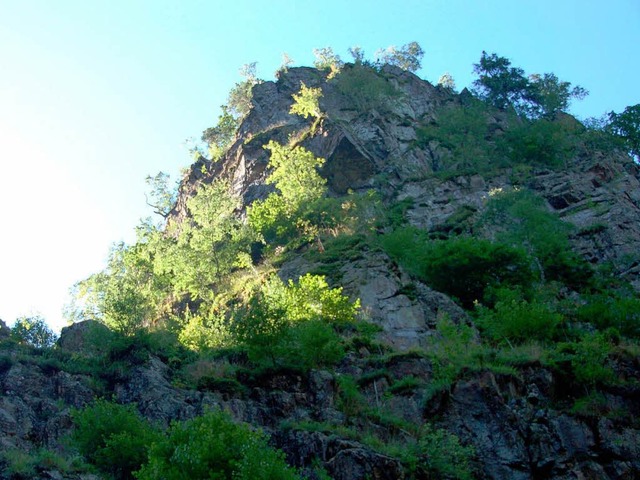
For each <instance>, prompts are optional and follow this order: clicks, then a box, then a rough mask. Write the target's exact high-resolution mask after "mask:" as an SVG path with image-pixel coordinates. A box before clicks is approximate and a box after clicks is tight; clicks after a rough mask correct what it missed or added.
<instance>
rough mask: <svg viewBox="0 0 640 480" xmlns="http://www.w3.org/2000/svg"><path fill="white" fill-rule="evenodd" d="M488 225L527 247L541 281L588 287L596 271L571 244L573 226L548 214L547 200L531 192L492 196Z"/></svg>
mask: <svg viewBox="0 0 640 480" xmlns="http://www.w3.org/2000/svg"><path fill="white" fill-rule="evenodd" d="M484 222H485V226H486V227H487V228H488V229H489V230H492V231H493V234H494V236H495V237H496V238H497V239H498V240H500V241H502V242H505V243H507V244H510V245H514V246H516V245H517V246H521V247H524V248H525V249H526V250H527V252H528V254H529V255H530V256H531V257H532V258H533V259H534V264H535V266H536V269H537V270H538V274H539V277H540V280H542V281H545V280H557V281H561V282H563V283H565V284H566V285H568V286H569V287H571V288H574V289H581V288H584V287H586V286H588V285H589V283H590V282H591V278H592V276H593V272H592V270H591V268H590V266H589V265H588V264H587V263H586V262H585V261H584V260H583V259H582V258H580V257H579V256H578V255H577V254H576V253H574V251H573V249H572V248H571V244H570V243H569V233H570V232H571V229H572V227H571V225H569V224H567V223H565V222H563V221H562V220H560V219H559V218H558V217H557V215H554V214H553V213H552V212H550V211H549V208H548V207H547V206H546V203H545V201H544V200H543V199H542V198H540V197H538V196H536V195H535V194H533V193H532V192H531V191H529V190H525V189H520V190H513V191H510V192H501V193H499V194H496V195H493V196H492V198H491V200H490V201H489V203H488V204H487V209H486V214H485V217H484Z"/></svg>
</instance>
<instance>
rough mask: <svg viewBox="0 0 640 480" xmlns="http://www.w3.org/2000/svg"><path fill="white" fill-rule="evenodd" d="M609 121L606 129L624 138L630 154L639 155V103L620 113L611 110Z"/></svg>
mask: <svg viewBox="0 0 640 480" xmlns="http://www.w3.org/2000/svg"><path fill="white" fill-rule="evenodd" d="M609 121H610V123H609V126H608V127H607V129H608V130H609V131H611V132H612V133H614V134H615V135H617V136H619V137H621V138H622V139H623V140H624V142H625V143H626V145H627V148H628V149H629V152H630V153H631V155H635V156H636V157H640V103H639V104H637V105H632V106H629V107H627V108H625V109H624V111H623V112H622V113H615V112H611V113H610V114H609Z"/></svg>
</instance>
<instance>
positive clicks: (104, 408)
mask: <svg viewBox="0 0 640 480" xmlns="http://www.w3.org/2000/svg"><path fill="white" fill-rule="evenodd" d="M73 421H74V425H75V429H74V430H73V433H72V442H73V445H74V446H75V447H76V448H77V449H78V451H79V452H80V454H81V455H82V456H84V458H86V459H87V461H89V462H90V463H92V464H94V465H96V466H97V467H98V468H99V469H100V470H101V471H103V472H105V473H108V474H109V475H111V476H113V478H116V479H132V478H134V477H133V472H135V471H136V470H138V468H140V466H141V465H142V464H143V463H144V462H145V461H146V459H147V450H148V448H149V446H150V445H151V444H152V443H153V442H154V441H157V440H159V439H160V434H159V433H158V432H157V431H156V430H155V429H154V428H153V427H151V425H149V423H147V422H146V420H144V419H142V418H141V417H140V415H138V413H137V412H136V411H135V409H134V407H133V406H132V405H129V406H124V405H119V404H116V403H111V402H107V401H105V400H98V401H96V402H95V403H94V404H92V405H90V406H88V407H86V408H84V409H82V410H75V411H74V412H73Z"/></svg>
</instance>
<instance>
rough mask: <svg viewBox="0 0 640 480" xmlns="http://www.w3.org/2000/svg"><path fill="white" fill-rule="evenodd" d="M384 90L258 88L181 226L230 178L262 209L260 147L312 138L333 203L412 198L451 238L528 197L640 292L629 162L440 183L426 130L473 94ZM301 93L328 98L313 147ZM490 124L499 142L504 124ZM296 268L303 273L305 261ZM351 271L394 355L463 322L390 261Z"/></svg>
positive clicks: (354, 290)
mask: <svg viewBox="0 0 640 480" xmlns="http://www.w3.org/2000/svg"><path fill="white" fill-rule="evenodd" d="M345 68H347V69H352V68H354V67H353V66H349V65H347V66H346V67H345ZM378 80H379V82H381V83H380V84H379V86H378V88H379V89H386V90H384V91H385V92H386V93H387V94H389V95H390V98H391V100H389V101H382V100H380V99H379V98H376V97H375V95H374V96H369V97H364V98H363V97H362V96H358V95H357V94H354V93H353V92H351V93H352V95H345V93H344V91H345V87H344V86H341V85H340V83H339V82H336V81H335V80H329V81H327V79H326V77H325V74H323V73H322V72H320V71H318V70H316V69H312V68H292V69H289V71H288V72H287V73H286V74H283V75H281V77H280V78H279V80H278V81H276V82H264V83H261V84H258V85H256V86H255V87H254V90H253V108H252V110H251V111H250V113H249V114H248V116H247V117H246V118H245V120H244V121H243V122H242V125H241V126H240V130H239V133H238V136H237V141H236V142H235V143H234V144H233V146H232V147H231V148H230V150H229V151H228V152H227V154H226V155H225V156H224V158H223V159H222V160H220V161H219V162H218V163H216V164H210V162H208V161H207V160H204V159H201V160H200V161H199V162H196V163H195V164H194V165H193V166H192V168H191V170H190V172H189V174H188V175H187V177H185V179H184V180H183V183H182V185H181V190H180V196H179V199H178V202H177V205H176V208H175V209H174V211H173V213H172V214H173V215H174V218H177V219H180V218H182V217H184V215H185V211H186V210H185V205H186V199H187V198H188V197H189V196H190V195H192V194H193V193H194V191H195V189H196V188H197V186H198V185H199V184H200V183H201V182H204V183H207V182H211V181H213V179H216V178H228V179H230V180H231V182H232V185H233V190H234V192H235V193H236V194H238V195H240V196H241V197H242V199H243V201H244V205H248V204H249V203H251V202H252V201H253V200H255V199H256V198H263V197H264V196H265V195H266V194H268V193H270V192H271V187H270V186H266V185H265V183H264V180H265V177H266V175H267V171H266V168H267V165H268V152H267V151H266V150H265V149H264V148H263V146H264V145H265V144H266V143H268V142H269V141H270V140H275V141H278V142H281V143H286V142H288V141H289V140H290V139H291V138H303V140H301V141H300V142H299V143H300V145H301V146H303V147H305V148H307V149H308V150H310V151H311V152H313V154H314V155H316V156H318V157H322V158H325V159H326V163H325V165H324V167H323V169H322V171H321V174H322V175H323V176H324V177H325V178H326V179H327V183H328V186H329V189H330V191H331V193H332V194H333V195H337V196H340V195H344V194H345V193H346V192H347V191H356V192H357V191H364V190H368V189H373V190H376V191H377V192H379V194H381V195H382V197H383V198H384V199H386V200H388V201H398V200H403V199H411V200H412V202H413V208H411V209H410V210H409V211H408V213H407V216H408V219H409V222H410V223H411V224H413V225H415V226H417V227H420V228H424V229H427V230H429V231H431V232H439V231H441V232H447V231H449V229H450V228H452V226H451V223H452V220H453V219H456V218H459V217H460V215H462V216H465V217H468V218H469V221H472V220H473V219H474V218H478V217H479V216H480V215H482V213H483V210H484V208H485V206H486V203H487V199H488V198H489V197H490V195H491V193H492V192H496V191H501V190H509V189H512V188H514V187H516V188H517V187H522V186H525V187H527V188H528V189H530V190H532V191H533V192H535V193H536V194H539V195H540V196H542V197H543V198H544V199H545V200H546V201H547V204H548V209H549V211H552V212H556V213H557V214H558V215H559V217H560V218H561V219H563V220H565V221H566V222H568V223H570V224H572V225H574V226H575V233H574V234H573V237H572V239H571V240H572V243H573V247H574V248H575V250H576V251H577V252H579V253H580V254H581V255H582V256H583V257H584V258H585V259H587V260H588V261H589V262H591V263H593V264H602V263H607V264H610V265H611V266H612V267H613V269H614V270H615V272H616V273H617V274H618V275H619V276H620V277H622V278H623V279H624V280H625V281H628V282H630V283H631V284H632V285H634V286H635V288H636V289H637V290H638V291H640V257H639V255H638V252H640V168H638V166H637V165H635V164H634V163H633V162H632V161H631V160H630V159H629V158H628V157H627V156H625V155H624V154H622V153H621V152H613V153H610V154H608V155H604V154H602V153H600V152H595V153H594V152H592V151H589V150H588V149H587V148H586V147H581V148H580V149H578V150H577V152H576V155H575V157H574V158H572V159H571V160H568V161H567V164H566V165H565V168H563V169H560V170H549V169H546V168H541V167H534V168H532V169H531V170H530V171H529V172H528V174H527V176H526V178H524V179H523V178H520V177H521V176H519V174H518V172H514V171H512V170H511V169H508V168H507V169H504V171H503V172H502V173H497V174H493V175H491V176H482V175H479V174H475V175H459V176H453V177H451V178H449V179H446V180H442V179H441V178H438V177H436V176H434V175H433V172H434V171H436V170H437V169H438V165H439V163H440V162H441V158H442V155H443V150H442V147H441V146H439V145H438V144H437V142H429V144H428V145H426V146H420V145H421V144H418V143H416V138H417V130H418V129H419V127H420V126H421V125H425V124H428V123H429V122H431V121H433V120H435V119H437V117H438V111H439V110H441V109H442V108H443V107H446V106H448V105H461V106H464V105H466V104H467V103H468V102H469V101H471V100H470V99H469V95H470V94H469V93H468V92H466V91H464V92H463V93H461V94H460V95H455V94H452V93H450V92H448V91H447V90H445V89H442V88H438V87H433V86H432V85H431V84H430V83H428V82H426V81H424V80H421V79H420V78H418V77H417V76H415V75H413V74H411V73H409V72H405V71H402V70H399V69H397V68H395V67H391V66H385V67H384V68H383V69H382V71H381V72H380V75H379V79H378ZM302 83H304V84H305V85H307V86H308V87H318V88H321V89H322V94H323V96H322V97H321V98H320V107H321V110H322V112H323V114H324V116H325V118H324V119H323V120H322V121H321V122H320V127H319V130H318V131H317V132H316V133H315V134H314V135H311V136H309V135H307V136H305V135H303V133H305V132H307V131H308V130H309V128H310V127H311V122H312V119H307V120H305V119H303V118H302V117H300V116H297V115H291V114H289V113H288V112H289V109H290V108H291V105H292V103H293V98H292V95H293V94H294V93H297V92H298V90H299V89H300V85H301V84H302ZM567 117H568V116H567ZM568 118H569V120H568V121H570V122H574V123H575V120H573V119H572V118H571V117H568ZM492 122H493V124H494V125H495V131H496V132H500V131H501V128H502V127H501V124H502V122H503V119H502V118H501V117H500V114H498V113H497V114H496V118H494V119H492ZM496 135H497V133H496ZM203 166H204V167H206V168H204V169H203ZM203 171H206V172H208V173H202V172H203ZM293 263H294V264H296V265H298V260H293ZM298 266H299V267H300V268H298V269H297V270H296V268H294V265H293V264H290V265H284V266H283V267H282V269H281V273H280V274H281V276H283V277H284V278H297V276H298V275H301V274H303V273H305V272H307V271H309V270H310V269H311V266H309V265H304V264H301V265H298ZM342 270H343V272H342V273H343V274H344V283H343V285H344V286H345V290H346V291H347V292H348V293H349V294H351V295H352V296H353V298H360V299H361V301H362V306H363V309H364V311H365V312H367V314H368V315H369V316H370V318H371V319H372V320H373V321H374V322H377V323H379V324H380V325H381V326H382V328H383V329H384V334H383V337H384V340H385V341H387V342H390V343H391V344H393V345H394V346H396V347H400V348H410V347H412V346H423V345H424V343H425V341H427V337H426V336H428V332H429V331H430V330H431V329H432V327H433V325H434V319H435V318H436V317H437V316H438V314H447V315H449V316H451V317H452V318H454V319H456V320H459V319H461V318H463V317H464V313H463V312H462V311H461V310H460V309H459V308H457V306H456V305H455V304H453V302H451V301H450V300H448V299H447V298H443V297H442V296H439V295H437V294H436V293H435V292H430V291H429V289H428V287H426V286H424V285H421V284H419V282H418V284H417V286H416V289H417V293H418V294H417V297H414V298H409V297H407V296H406V295H404V294H403V293H402V292H403V288H404V287H406V285H407V283H408V282H407V278H406V276H404V277H403V274H402V273H401V272H398V271H397V268H395V266H394V265H393V262H391V261H390V260H389V259H388V258H386V257H385V256H384V254H375V255H366V256H365V258H364V259H363V260H361V261H356V262H345V265H344V266H343V267H342ZM283 272H284V273H283Z"/></svg>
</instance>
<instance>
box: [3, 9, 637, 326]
mask: <svg viewBox="0 0 640 480" xmlns="http://www.w3.org/2000/svg"><path fill="white" fill-rule="evenodd" d="M639 27H640V2H638V0H611V1H608V2H603V1H588V2H584V1H574V0H555V1H547V0H539V1H535V2H534V1H528V0H518V1H514V0H511V1H498V0H495V1H480V0H478V1H456V0H447V1H445V0H443V1H429V0H422V1H418V0H396V1H394V2H387V1H376V0H368V1H362V0H350V1H349V2H347V1H344V0H340V1H337V0H324V1H319V2H304V1H302V0H298V1H294V0H271V1H270V2H261V1H249V0H234V1H229V2H227V1H225V2H223V1H215V0H212V1H196V0H193V1H189V0H184V1H165V0H154V1H136V0H128V1H116V0H112V1H106V0H104V1H102V0H101V1H97V0H95V1H86V0H83V1H71V0H57V1H55V2H54V1H50V0H0V205H2V207H3V216H2V217H3V219H2V229H1V230H0V318H2V319H4V320H5V321H7V322H9V323H11V322H13V321H14V319H15V318H16V317H17V316H19V315H30V314H35V313H40V314H42V315H43V316H44V317H45V318H46V319H47V320H48V321H49V322H50V324H52V325H53V326H54V327H55V328H56V329H59V328H60V327H61V326H62V325H64V322H63V321H62V315H61V310H62V307H63V305H64V303H65V302H66V300H67V291H68V289H69V287H71V286H72V285H73V283H74V282H76V281H77V280H80V279H82V278H84V277H86V276H88V275H89V274H91V273H93V272H95V271H98V270H100V269H101V268H102V266H103V264H104V260H105V258H106V255H107V253H108V249H109V246H110V244H111V243H113V242H116V241H120V240H126V241H131V240H133V229H134V226H135V225H136V224H137V223H138V222H139V219H140V218H142V217H146V216H148V215H150V211H149V209H148V208H147V207H146V205H145V197H144V192H145V189H146V186H145V182H144V179H145V177H146V176H147V175H148V174H155V173H157V172H158V171H160V170H162V171H165V172H167V173H171V174H172V175H173V176H174V177H176V178H177V177H179V171H180V169H181V167H185V166H186V165H188V163H189V156H188V153H187V149H186V147H185V140H186V139H188V138H194V137H195V138H198V137H199V136H200V134H201V132H202V130H204V129H205V128H207V127H209V126H212V125H213V124H215V122H216V119H217V115H218V107H219V105H221V104H223V103H224V102H225V98H226V95H227V92H228V91H229V89H230V88H231V87H232V86H233V84H234V83H235V82H236V81H238V80H239V77H238V69H239V67H240V66H242V65H243V64H245V63H249V62H253V61H257V62H258V73H259V76H260V77H262V78H265V79H272V77H273V72H274V71H275V70H276V69H277V68H278V66H279V65H280V62H281V56H282V53H284V52H287V53H288V55H289V56H290V57H292V58H293V59H294V61H295V64H296V65H309V64H311V63H312V61H313V54H312V50H313V49H314V48H319V47H325V46H331V47H333V48H334V50H335V51H336V53H339V54H340V55H342V56H343V58H345V59H348V54H347V49H348V48H349V47H351V46H354V45H360V46H361V47H363V48H364V50H365V52H366V54H367V56H368V57H373V55H374V53H375V51H376V50H377V49H378V48H383V47H387V46H389V45H398V46H401V45H403V44H406V43H408V42H411V41H414V40H415V41H418V42H419V43H420V44H421V45H422V47H423V49H424V50H425V56H424V60H423V68H422V70H421V71H420V72H418V74H419V75H420V76H421V77H423V78H426V79H427V80H430V81H432V82H435V81H437V79H438V78H439V77H440V75H441V74H442V73H444V72H445V71H448V72H449V73H451V74H452V75H453V77H454V79H455V80H456V83H457V85H458V87H459V88H463V87H465V86H468V85H470V83H471V82H472V81H473V75H472V69H473V66H472V65H473V63H475V62H477V61H478V59H479V58H480V55H481V52H482V50H486V51H488V52H490V53H491V52H495V53H498V54H499V55H501V56H505V57H507V58H510V59H511V60H512V62H513V64H514V65H516V66H519V67H521V68H523V69H524V70H525V71H526V72H527V73H544V72H553V73H555V74H557V75H558V77H559V78H561V79H562V80H567V81H570V82H572V83H574V84H579V85H581V86H583V87H585V88H586V89H588V90H589V91H590V96H589V97H588V98H587V99H586V100H584V101H582V102H580V103H577V104H576V105H574V107H573V108H572V112H573V113H575V114H576V115H578V116H580V117H582V118H584V117H588V116H599V115H601V114H603V113H605V112H607V111H611V110H615V111H618V112H619V111H621V110H623V109H624V107H626V106H628V105H634V104H637V103H640V89H639V88H638V78H639V77H640V66H639V62H638V51H637V38H636V37H637V32H638V28H639Z"/></svg>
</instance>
